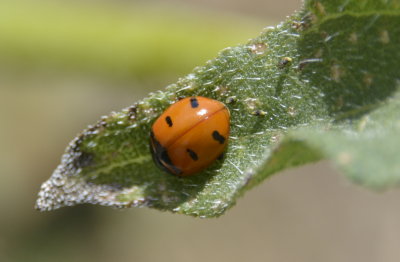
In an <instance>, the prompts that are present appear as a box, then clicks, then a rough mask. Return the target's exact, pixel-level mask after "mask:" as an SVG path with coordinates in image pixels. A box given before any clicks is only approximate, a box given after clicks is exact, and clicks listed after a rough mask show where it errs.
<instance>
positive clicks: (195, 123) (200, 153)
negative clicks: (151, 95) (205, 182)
mask: <svg viewBox="0 0 400 262" xmlns="http://www.w3.org/2000/svg"><path fill="white" fill-rule="evenodd" d="M229 118H230V115H229V110H228V109H227V108H226V107H225V105H224V104H223V103H221V102H219V101H216V100H213V99H210V98H206V97H200V96H196V97H187V98H184V99H182V100H180V101H178V102H176V103H175V104H173V105H172V106H170V107H169V108H168V109H167V110H165V111H164V113H163V114H162V115H161V116H160V117H159V118H158V119H157V120H156V121H155V122H154V124H153V126H152V128H151V136H150V137H151V142H150V148H151V153H152V156H153V159H154V161H155V163H156V164H157V165H158V166H159V167H161V168H162V169H164V170H165V171H167V172H169V173H172V174H174V175H178V176H189V175H193V174H195V173H198V172H200V171H201V170H203V169H205V168H206V167H208V166H209V165H210V164H211V163H213V162H214V161H215V160H216V159H217V158H218V157H219V156H220V155H221V154H222V153H223V151H224V149H225V147H226V145H227V138H228V136H229Z"/></svg>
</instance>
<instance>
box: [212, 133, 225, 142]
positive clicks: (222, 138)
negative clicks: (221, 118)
mask: <svg viewBox="0 0 400 262" xmlns="http://www.w3.org/2000/svg"><path fill="white" fill-rule="evenodd" d="M212 137H213V138H214V140H217V141H218V142H219V143H220V144H223V143H225V137H223V136H221V134H220V133H219V132H218V131H217V130H215V131H214V132H212Z"/></svg>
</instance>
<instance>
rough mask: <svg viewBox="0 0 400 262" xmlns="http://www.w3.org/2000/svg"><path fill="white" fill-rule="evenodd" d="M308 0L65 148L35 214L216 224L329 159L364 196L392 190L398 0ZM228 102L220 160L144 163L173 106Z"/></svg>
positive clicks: (398, 116)
mask: <svg viewBox="0 0 400 262" xmlns="http://www.w3.org/2000/svg"><path fill="white" fill-rule="evenodd" d="M358 2H360V1H357V0H353V1H351V0H343V1H315V0H314V1H311V0H310V1H307V2H306V3H305V9H304V10H303V11H302V12H300V13H298V14H295V15H294V16H292V17H291V18H289V19H288V20H287V21H286V22H284V23H282V24H281V25H279V26H277V27H276V28H267V29H265V30H264V31H263V32H262V33H261V35H260V36H259V37H257V38H255V39H253V40H251V41H250V42H249V43H248V44H246V45H241V46H237V47H232V48H227V49H225V50H223V51H222V52H221V53H220V54H219V56H218V57H217V58H216V59H214V60H212V61H209V62H208V63H207V64H206V65H205V66H202V67H198V68H196V69H195V70H194V71H193V73H192V74H190V75H188V76H186V77H184V78H182V79H180V80H179V81H178V82H177V83H176V84H173V85H170V86H168V87H167V88H166V90H165V91H162V92H157V93H154V94H150V96H149V98H147V99H144V100H142V101H140V102H138V103H136V104H134V105H133V106H132V107H130V108H127V109H124V110H122V111H121V112H119V113H112V114H111V115H109V116H107V117H103V118H102V119H101V120H100V121H99V122H98V123H97V124H95V125H93V126H91V127H89V128H88V129H87V130H85V131H84V132H83V133H82V134H81V135H80V136H78V137H77V138H76V139H75V140H74V141H72V142H71V144H70V145H69V147H68V148H67V151H66V153H65V154H64V156H63V159H62V163H61V164H60V165H59V167H58V168H57V169H56V170H55V172H54V174H53V175H52V177H51V178H50V179H49V180H48V181H47V182H45V183H44V184H43V185H42V188H41V191H40V193H39V198H38V201H37V208H38V209H40V210H52V209H56V208H59V207H62V206H69V205H75V204H79V203H92V204H100V205H108V206H116V207H129V206H148V207H153V208H157V209H160V210H169V211H172V212H177V213H182V214H187V215H193V216H200V217H215V216H219V215H221V214H222V213H223V212H224V211H226V210H227V209H228V208H229V207H231V206H232V205H233V204H234V203H235V202H236V199H237V198H238V197H239V196H241V195H242V194H243V193H244V192H246V191H247V190H248V189H250V188H252V187H253V186H255V185H257V184H258V183H260V182H261V181H263V180H264V179H266V178H267V177H269V176H270V175H272V174H274V173H276V172H278V171H281V170H283V169H286V168H290V167H294V166H298V165H302V164H305V163H310V162H313V161H317V160H319V159H322V158H329V159H332V160H333V161H334V163H336V165H337V166H338V167H339V169H340V170H342V171H343V173H344V174H345V175H347V176H348V177H350V178H351V179H352V180H353V181H355V182H357V183H359V184H363V185H366V186H369V187H371V188H375V189H383V188H388V187H392V186H396V185H397V184H399V182H400V175H399V172H398V170H399V163H400V161H398V160H399V159H398V158H399V157H398V154H396V153H397V151H398V148H400V141H399V138H398V136H397V134H398V133H399V132H398V131H399V130H398V129H399V126H400V121H399V120H400V113H399V112H400V111H399V106H400V100H399V95H396V94H397V90H398V86H399V79H400V73H399V70H398V68H399V61H400V52H399V49H398V46H399V45H400V27H399V26H398V24H399V17H398V15H399V5H398V1H383V0H382V1H362V3H363V4H361V3H358ZM193 95H201V96H206V97H211V98H214V99H217V100H220V101H223V102H226V103H227V106H228V108H229V110H230V112H231V136H230V139H229V147H228V149H227V152H226V157H225V159H224V160H222V161H219V162H216V163H215V164H214V165H213V166H211V167H210V168H208V169H207V170H206V171H204V172H202V173H200V174H198V175H196V176H193V177H188V178H178V177H174V176H171V175H168V174H165V173H163V172H162V171H160V170H158V169H157V168H156V166H155V165H154V163H153V162H152V159H151V156H150V153H149V145H148V142H149V130H150V126H151V124H152V122H153V121H154V120H155V119H156V118H157V117H158V116H159V115H160V114H161V113H162V112H163V110H165V108H167V107H168V106H169V105H170V104H172V103H173V102H174V101H176V100H177V99H178V97H182V96H193Z"/></svg>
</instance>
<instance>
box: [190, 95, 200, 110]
mask: <svg viewBox="0 0 400 262" xmlns="http://www.w3.org/2000/svg"><path fill="white" fill-rule="evenodd" d="M190 105H191V106H192V108H196V107H198V106H199V101H197V99H196V98H195V97H192V98H190Z"/></svg>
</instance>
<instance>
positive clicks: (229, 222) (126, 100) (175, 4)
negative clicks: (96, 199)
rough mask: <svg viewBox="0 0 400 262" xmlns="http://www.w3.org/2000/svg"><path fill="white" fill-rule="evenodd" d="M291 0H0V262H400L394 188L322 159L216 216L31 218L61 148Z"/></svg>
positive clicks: (290, 5)
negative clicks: (353, 179) (352, 178)
mask: <svg viewBox="0 0 400 262" xmlns="http://www.w3.org/2000/svg"><path fill="white" fill-rule="evenodd" d="M300 6H301V2H300V0H281V1H273V0H246V1H240V0H234V1H233V0H231V1H229V0H203V1H201V0H169V1H162V0H148V1H144V0H141V1H140V0H136V1H133V0H132V1H128V0H125V1H124V0H119V1H115V0H114V1H112V0H101V1H99V0H97V1H95V0H85V1H78V0H70V1H66V0H64V1H63V0H53V1H50V0H49V1H44V0H36V1H33V0H32V1H28V0H24V1H22V0H14V1H13V0H0V120H1V122H0V123H1V124H0V125H1V126H0V146H1V147H0V179H1V180H0V181H1V182H0V261H1V262H7V261H41V262H45V261H57V262H62V261H74V260H78V261H117V262H119V261H177V262H179V261H195V262H196V261H232V262H233V261H296V262H303V261H304V262H310V261H324V262H329V261H332V262H333V261H335V262H336V261H341V262H343V261H363V262H366V261H371V262H372V261H385V262H387V261H400V249H399V248H398V247H399V244H400V230H399V228H400V209H399V208H398V199H399V197H400V192H398V191H392V192H388V193H385V194H380V193H374V192H369V191H367V190H365V189H362V188H359V187H356V186H353V185H350V184H349V183H348V182H347V181H346V180H345V179H343V178H342V177H341V176H340V175H338V174H336V173H335V171H334V169H333V168H331V167H330V165H329V163H327V162H320V163H317V164H314V165H309V166H307V167H303V168H299V169H296V170H290V171H287V172H284V173H282V174H279V175H276V176H274V177H272V178H271V179H270V180H268V181H266V182H265V183H264V184H262V185H261V186H259V187H257V188H255V189H254V190H252V191H251V192H249V193H247V194H246V195H245V196H244V197H243V198H242V199H240V200H239V201H238V203H237V206H236V207H234V208H233V209H231V210H230V211H228V212H227V213H226V215H224V216H222V217H220V218H218V219H210V220H201V219H195V218H191V217H185V216H180V215H173V214H170V213H162V212H159V211H154V210H150V209H146V208H144V209H137V208H136V209H135V208H133V209H128V210H122V211H121V210H115V209H110V208H104V207H95V206H78V207H73V208H64V209H61V210H58V211H55V212H50V213H39V212H37V211H35V210H34V209H33V206H34V202H35V199H36V194H37V192H38V190H39V187H40V184H41V183H42V182H44V181H45V180H46V179H47V178H48V177H49V176H50V175H51V173H52V171H53V169H54V168H55V167H56V166H57V165H58V163H59V160H60V156H61V154H62V153H63V151H64V149H65V147H66V145H67V144H68V142H69V141H70V140H71V139H72V138H73V137H74V136H75V135H76V134H77V133H78V132H79V131H81V130H82V129H83V128H85V127H86V126H87V125H88V124H91V123H94V122H96V121H97V120H98V119H99V117H100V116H101V115H105V114H108V113H109V112H110V111H113V110H115V111H117V110H120V109H121V108H123V107H126V106H129V105H130V104H132V103H133V102H134V101H136V100H138V99H140V98H142V97H145V96H146V94H148V92H150V91H154V90H159V89H162V88H163V87H165V86H166V85H167V84H170V83H173V82H175V81H176V80H177V79H178V78H179V77H181V76H184V75H185V74H187V73H189V72H190V71H191V70H192V69H193V68H194V67H195V66H199V65H202V64H204V63H205V61H207V60H209V59H212V58H213V57H215V56H216V55H217V53H218V51H219V50H221V49H223V48H225V47H228V46H232V45H237V44H239V43H245V42H246V41H247V39H249V38H251V37H254V36H256V35H257V34H258V32H259V31H261V30H262V28H263V27H265V26H270V25H276V24H277V23H278V22H279V21H282V20H284V18H285V17H286V16H287V15H290V14H291V13H292V12H293V11H294V10H296V9H299V8H300Z"/></svg>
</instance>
